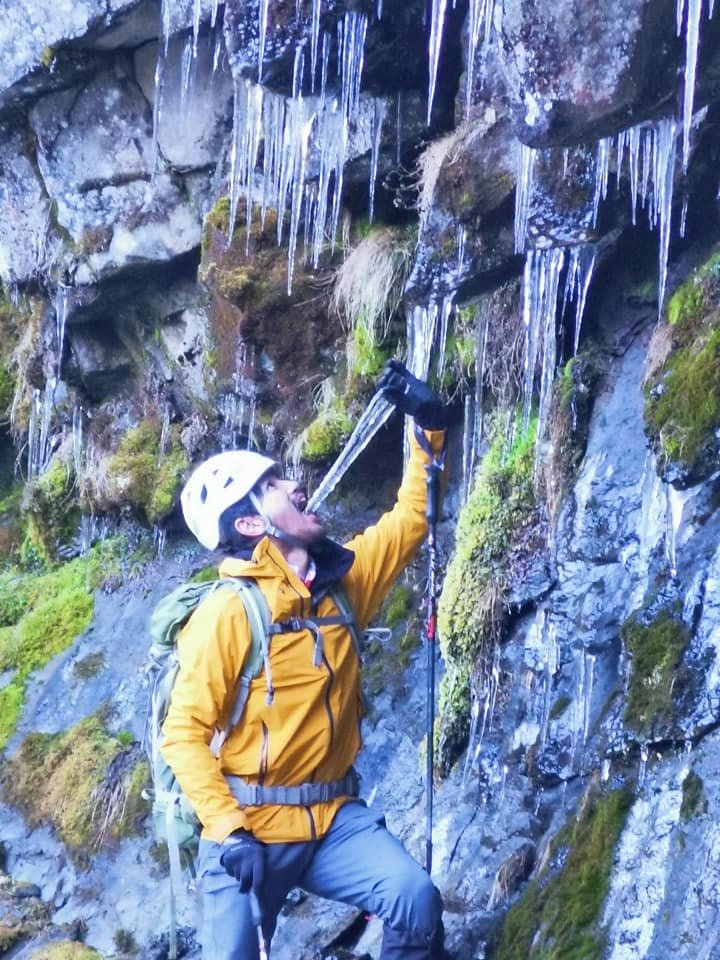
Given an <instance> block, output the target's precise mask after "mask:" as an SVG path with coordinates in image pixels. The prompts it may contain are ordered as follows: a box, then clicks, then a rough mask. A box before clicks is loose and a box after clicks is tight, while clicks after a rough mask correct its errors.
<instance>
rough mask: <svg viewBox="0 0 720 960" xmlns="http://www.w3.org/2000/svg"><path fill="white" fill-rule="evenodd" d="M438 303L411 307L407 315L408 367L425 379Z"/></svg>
mask: <svg viewBox="0 0 720 960" xmlns="http://www.w3.org/2000/svg"><path fill="white" fill-rule="evenodd" d="M438 312H439V311H438V305H437V304H436V303H430V304H429V305H428V306H427V307H420V306H418V307H413V309H412V312H411V313H410V316H409V317H408V332H407V343H408V358H407V365H408V369H409V370H410V372H411V373H412V374H414V375H415V376H416V377H419V378H420V379H421V380H427V376H428V372H429V370H430V358H431V356H432V348H433V344H434V342H435V331H436V329H437V320H438Z"/></svg>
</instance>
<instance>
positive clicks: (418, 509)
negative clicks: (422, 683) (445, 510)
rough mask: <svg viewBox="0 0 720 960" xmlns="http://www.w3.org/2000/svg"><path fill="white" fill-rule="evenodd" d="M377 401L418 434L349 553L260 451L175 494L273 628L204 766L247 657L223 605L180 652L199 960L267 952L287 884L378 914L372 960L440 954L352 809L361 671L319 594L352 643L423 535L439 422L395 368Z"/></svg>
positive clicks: (430, 892)
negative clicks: (343, 602)
mask: <svg viewBox="0 0 720 960" xmlns="http://www.w3.org/2000/svg"><path fill="white" fill-rule="evenodd" d="M378 389H381V390H382V391H383V392H384V395H385V396H386V397H387V399H389V400H390V401H391V402H393V403H394V404H395V405H396V406H397V407H398V408H399V409H400V410H401V411H403V412H404V413H407V414H409V415H412V416H414V418H415V422H416V423H417V425H418V427H420V428H424V430H418V438H417V439H416V438H415V437H413V438H412V441H411V445H412V449H411V455H410V460H409V463H408V465H407V468H406V471H405V475H404V478H403V482H402V485H401V487H400V490H399V492H398V498H397V503H396V504H395V506H394V508H393V509H392V510H391V511H389V512H388V513H386V514H385V515H384V516H383V517H381V518H380V520H379V521H378V523H377V524H376V525H374V526H371V527H369V528H368V529H367V530H365V531H364V532H363V533H361V534H359V535H358V536H356V537H354V538H353V539H352V540H351V541H350V542H349V543H347V544H346V545H345V546H340V545H339V544H337V543H335V542H333V541H332V540H330V539H329V538H327V537H326V536H325V535H324V531H323V526H322V522H321V521H320V519H319V517H317V516H316V515H314V514H308V513H306V512H305V507H306V505H307V496H306V493H305V490H304V488H303V487H302V486H301V485H300V484H299V483H297V482H296V481H294V480H285V479H282V477H281V475H280V472H279V470H278V467H277V465H276V464H275V463H274V462H273V461H272V460H270V459H268V458H267V457H263V456H261V455H260V454H257V453H253V452H250V451H236V452H227V453H221V454H218V455H217V456H215V457H211V458H210V459H209V460H208V461H206V462H205V463H203V464H201V465H200V466H199V467H198V468H197V470H196V471H195V473H194V474H193V475H192V477H191V478H190V480H189V481H188V483H187V484H186V486H185V489H184V490H183V494H182V506H183V513H184V516H185V519H186V522H187V524H188V526H189V527H190V529H191V530H192V532H193V533H194V534H195V535H196V536H197V537H198V539H199V540H200V542H201V543H203V545H204V546H206V547H208V548H209V549H214V548H215V547H217V546H218V545H224V546H226V547H229V548H230V549H231V550H232V551H233V554H234V555H233V556H231V557H229V558H227V559H226V560H224V561H223V563H222V564H221V566H220V576H221V577H252V578H254V579H255V581H256V582H257V584H258V585H259V587H260V589H261V590H262V592H263V594H264V596H265V598H266V600H267V604H268V608H269V612H270V619H271V622H272V624H274V625H278V626H277V630H278V632H277V633H275V634H273V635H272V636H271V638H270V648H269V653H267V655H266V657H265V671H264V675H261V676H259V677H257V678H256V679H255V680H253V681H252V683H251V687H250V693H249V696H248V699H247V703H246V706H245V709H244V713H243V716H242V720H241V721H240V723H238V724H237V726H235V727H234V728H233V729H231V730H230V732H229V734H228V737H227V740H226V741H225V742H224V743H223V744H222V746H221V748H220V751H219V755H218V757H217V758H216V757H215V756H214V755H213V753H211V751H210V749H209V746H210V743H211V741H212V739H213V736H214V734H215V731H216V730H218V729H219V730H223V729H225V727H226V726H227V722H228V718H229V715H230V713H231V711H232V707H233V703H234V699H235V693H236V683H237V679H238V677H239V676H240V672H241V669H242V666H243V662H244V658H245V657H246V656H247V654H248V651H249V647H250V642H251V634H250V630H249V627H248V622H247V615H246V612H245V608H244V606H243V604H242V601H241V600H240V599H239V597H238V596H237V594H236V593H235V592H234V591H230V590H217V591H215V592H213V593H212V594H210V596H209V597H207V598H206V599H205V600H204V601H203V603H202V604H201V605H200V606H199V607H198V608H197V610H196V611H195V613H194V614H193V616H192V617H191V619H190V621H189V622H188V624H187V626H186V627H185V628H184V630H183V632H182V634H181V637H180V641H179V644H178V651H179V658H180V670H179V674H178V678H177V680H176V683H175V686H174V689H173V694H172V701H171V705H170V708H169V711H168V716H167V719H166V721H165V725H164V728H163V735H164V742H163V747H162V753H163V756H164V757H165V759H166V760H167V762H168V763H169V764H170V766H171V767H172V768H173V772H174V773H175V775H176V777H177V779H178V781H179V783H180V785H181V787H182V789H183V791H184V792H185V794H186V795H187V797H188V799H189V800H190V802H191V803H192V805H193V807H194V809H195V811H196V813H197V815H198V817H199V819H200V822H201V823H202V825H203V830H202V835H201V840H200V854H199V864H198V875H199V878H200V888H201V893H202V908H203V922H202V930H201V941H202V947H203V960H257V958H258V955H259V945H258V932H257V929H256V924H258V923H261V924H262V935H263V937H264V940H265V942H266V943H269V942H270V939H271V937H272V934H273V932H274V930H275V924H276V918H277V914H278V912H279V910H280V908H281V906H282V903H283V901H284V899H285V897H286V895H287V893H288V891H289V890H290V889H291V888H292V887H295V886H298V887H302V888H303V889H305V890H307V891H309V892H311V893H315V894H318V895H319V896H322V897H326V898H328V899H334V900H340V901H343V902H345V903H350V904H354V905H355V906H357V907H359V908H361V909H362V910H365V911H367V912H368V913H372V914H374V915H376V916H378V917H380V918H381V919H382V920H383V921H384V934H383V945H382V953H381V958H382V960H436V958H440V957H442V956H443V955H444V954H443V947H442V921H441V911H442V904H441V900H440V895H439V893H438V891H437V890H436V889H435V887H434V886H433V884H432V882H431V881H430V878H429V877H428V875H427V873H426V872H425V871H424V870H423V869H422V868H421V867H420V866H419V865H418V864H417V863H416V862H415V861H414V860H413V859H412V858H411V857H410V855H409V854H408V853H407V851H406V850H405V849H404V847H403V846H402V844H401V843H400V842H399V841H398V840H397V839H395V838H394V837H393V836H392V835H391V834H390V833H389V831H388V830H387V829H386V827H385V824H384V820H383V819H382V818H381V817H380V816H379V815H378V814H377V813H375V812H373V811H372V810H370V809H368V808H367V807H366V805H365V804H364V803H363V802H362V801H361V800H359V799H357V780H356V777H355V775H354V771H353V770H352V764H353V761H354V760H355V757H356V755H357V753H358V750H359V748H360V742H361V740H360V720H361V716H362V704H361V691H360V669H359V660H358V655H357V651H356V648H355V644H354V642H353V637H352V633H351V630H350V629H349V627H348V624H347V616H343V615H342V611H341V610H339V609H338V606H337V604H336V602H335V600H334V599H333V596H332V587H333V585H334V584H338V583H339V584H341V586H342V588H343V590H344V591H345V594H346V595H347V598H348V600H349V602H350V604H351V606H352V608H353V610H354V615H355V622H356V624H357V627H358V628H359V629H360V630H362V629H364V628H365V627H366V626H367V624H368V623H369V621H370V620H371V619H372V617H373V616H374V615H375V614H376V613H377V610H378V608H379V606H380V604H381V602H382V600H383V599H384V598H385V596H386V595H387V594H388V592H389V590H390V589H391V587H392V585H393V583H394V581H395V580H396V578H397V577H398V575H399V574H400V572H401V571H402V570H403V569H404V568H405V566H406V565H407V564H408V562H409V561H410V560H411V558H412V557H413V555H414V553H415V552H416V550H417V549H418V547H419V546H420V544H421V543H422V541H423V539H424V537H425V534H426V519H425V489H426V480H425V469H424V468H425V465H426V464H428V463H429V462H430V458H431V457H433V458H437V457H440V456H441V454H442V451H443V447H444V429H443V428H444V425H445V412H444V409H443V406H442V403H441V402H440V399H439V397H438V396H437V394H435V393H434V392H433V391H432V390H431V389H430V388H429V387H427V385H426V384H424V383H422V382H421V381H419V380H417V379H416V378H415V377H413V376H412V375H411V374H410V373H409V372H408V371H407V370H406V368H405V367H404V366H403V365H402V364H399V363H397V362H395V361H391V362H390V363H389V364H388V366H387V367H386V369H385V371H384V373H383V375H382V377H381V378H380V381H379V383H378ZM423 447H424V448H425V449H423ZM321 622H322V623H321ZM299 785H302V786H299ZM240 894H249V896H243V895H240Z"/></svg>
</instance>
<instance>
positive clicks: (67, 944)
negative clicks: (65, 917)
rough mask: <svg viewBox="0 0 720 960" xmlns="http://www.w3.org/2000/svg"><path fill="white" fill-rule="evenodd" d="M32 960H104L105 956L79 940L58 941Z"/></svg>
mask: <svg viewBox="0 0 720 960" xmlns="http://www.w3.org/2000/svg"><path fill="white" fill-rule="evenodd" d="M30 960H104V958H103V955H102V954H101V953H98V952H97V950H93V949H92V947H88V946H86V945H85V944H84V943H79V942H78V941H77V940H58V941H56V942H55V943H48V944H45V946H43V947H38V949H37V950H36V951H35V952H34V953H32V954H31V955H30Z"/></svg>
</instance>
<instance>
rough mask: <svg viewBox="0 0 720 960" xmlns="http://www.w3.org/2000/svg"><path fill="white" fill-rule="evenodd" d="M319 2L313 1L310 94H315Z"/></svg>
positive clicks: (317, 0) (318, 0) (319, 0)
mask: <svg viewBox="0 0 720 960" xmlns="http://www.w3.org/2000/svg"><path fill="white" fill-rule="evenodd" d="M320 7H321V0H313V5H312V27H311V35H310V92H311V93H315V74H316V72H317V55H318V42H319V39H320Z"/></svg>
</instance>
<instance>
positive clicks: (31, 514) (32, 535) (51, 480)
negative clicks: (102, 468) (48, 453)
mask: <svg viewBox="0 0 720 960" xmlns="http://www.w3.org/2000/svg"><path fill="white" fill-rule="evenodd" d="M74 486H75V478H74V473H73V471H72V469H71V467H70V465H69V464H68V463H67V462H66V461H65V460H64V459H63V457H61V456H56V457H55V458H54V459H53V460H52V462H51V463H50V466H49V467H48V468H47V470H46V471H45V472H44V473H42V474H41V475H40V476H39V477H38V478H37V479H35V480H32V481H31V482H30V483H28V485H27V487H26V489H25V496H24V509H25V512H26V514H27V516H28V538H29V540H30V542H32V543H33V544H35V545H36V547H37V549H38V552H39V553H40V554H41V556H43V557H45V558H51V557H54V556H55V555H56V553H57V550H58V548H59V547H61V546H62V545H64V544H66V543H69V542H70V541H72V540H73V539H74V537H75V535H76V533H77V529H78V524H79V522H80V509H79V507H78V505H77V502H75V501H74V500H73V490H74Z"/></svg>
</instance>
